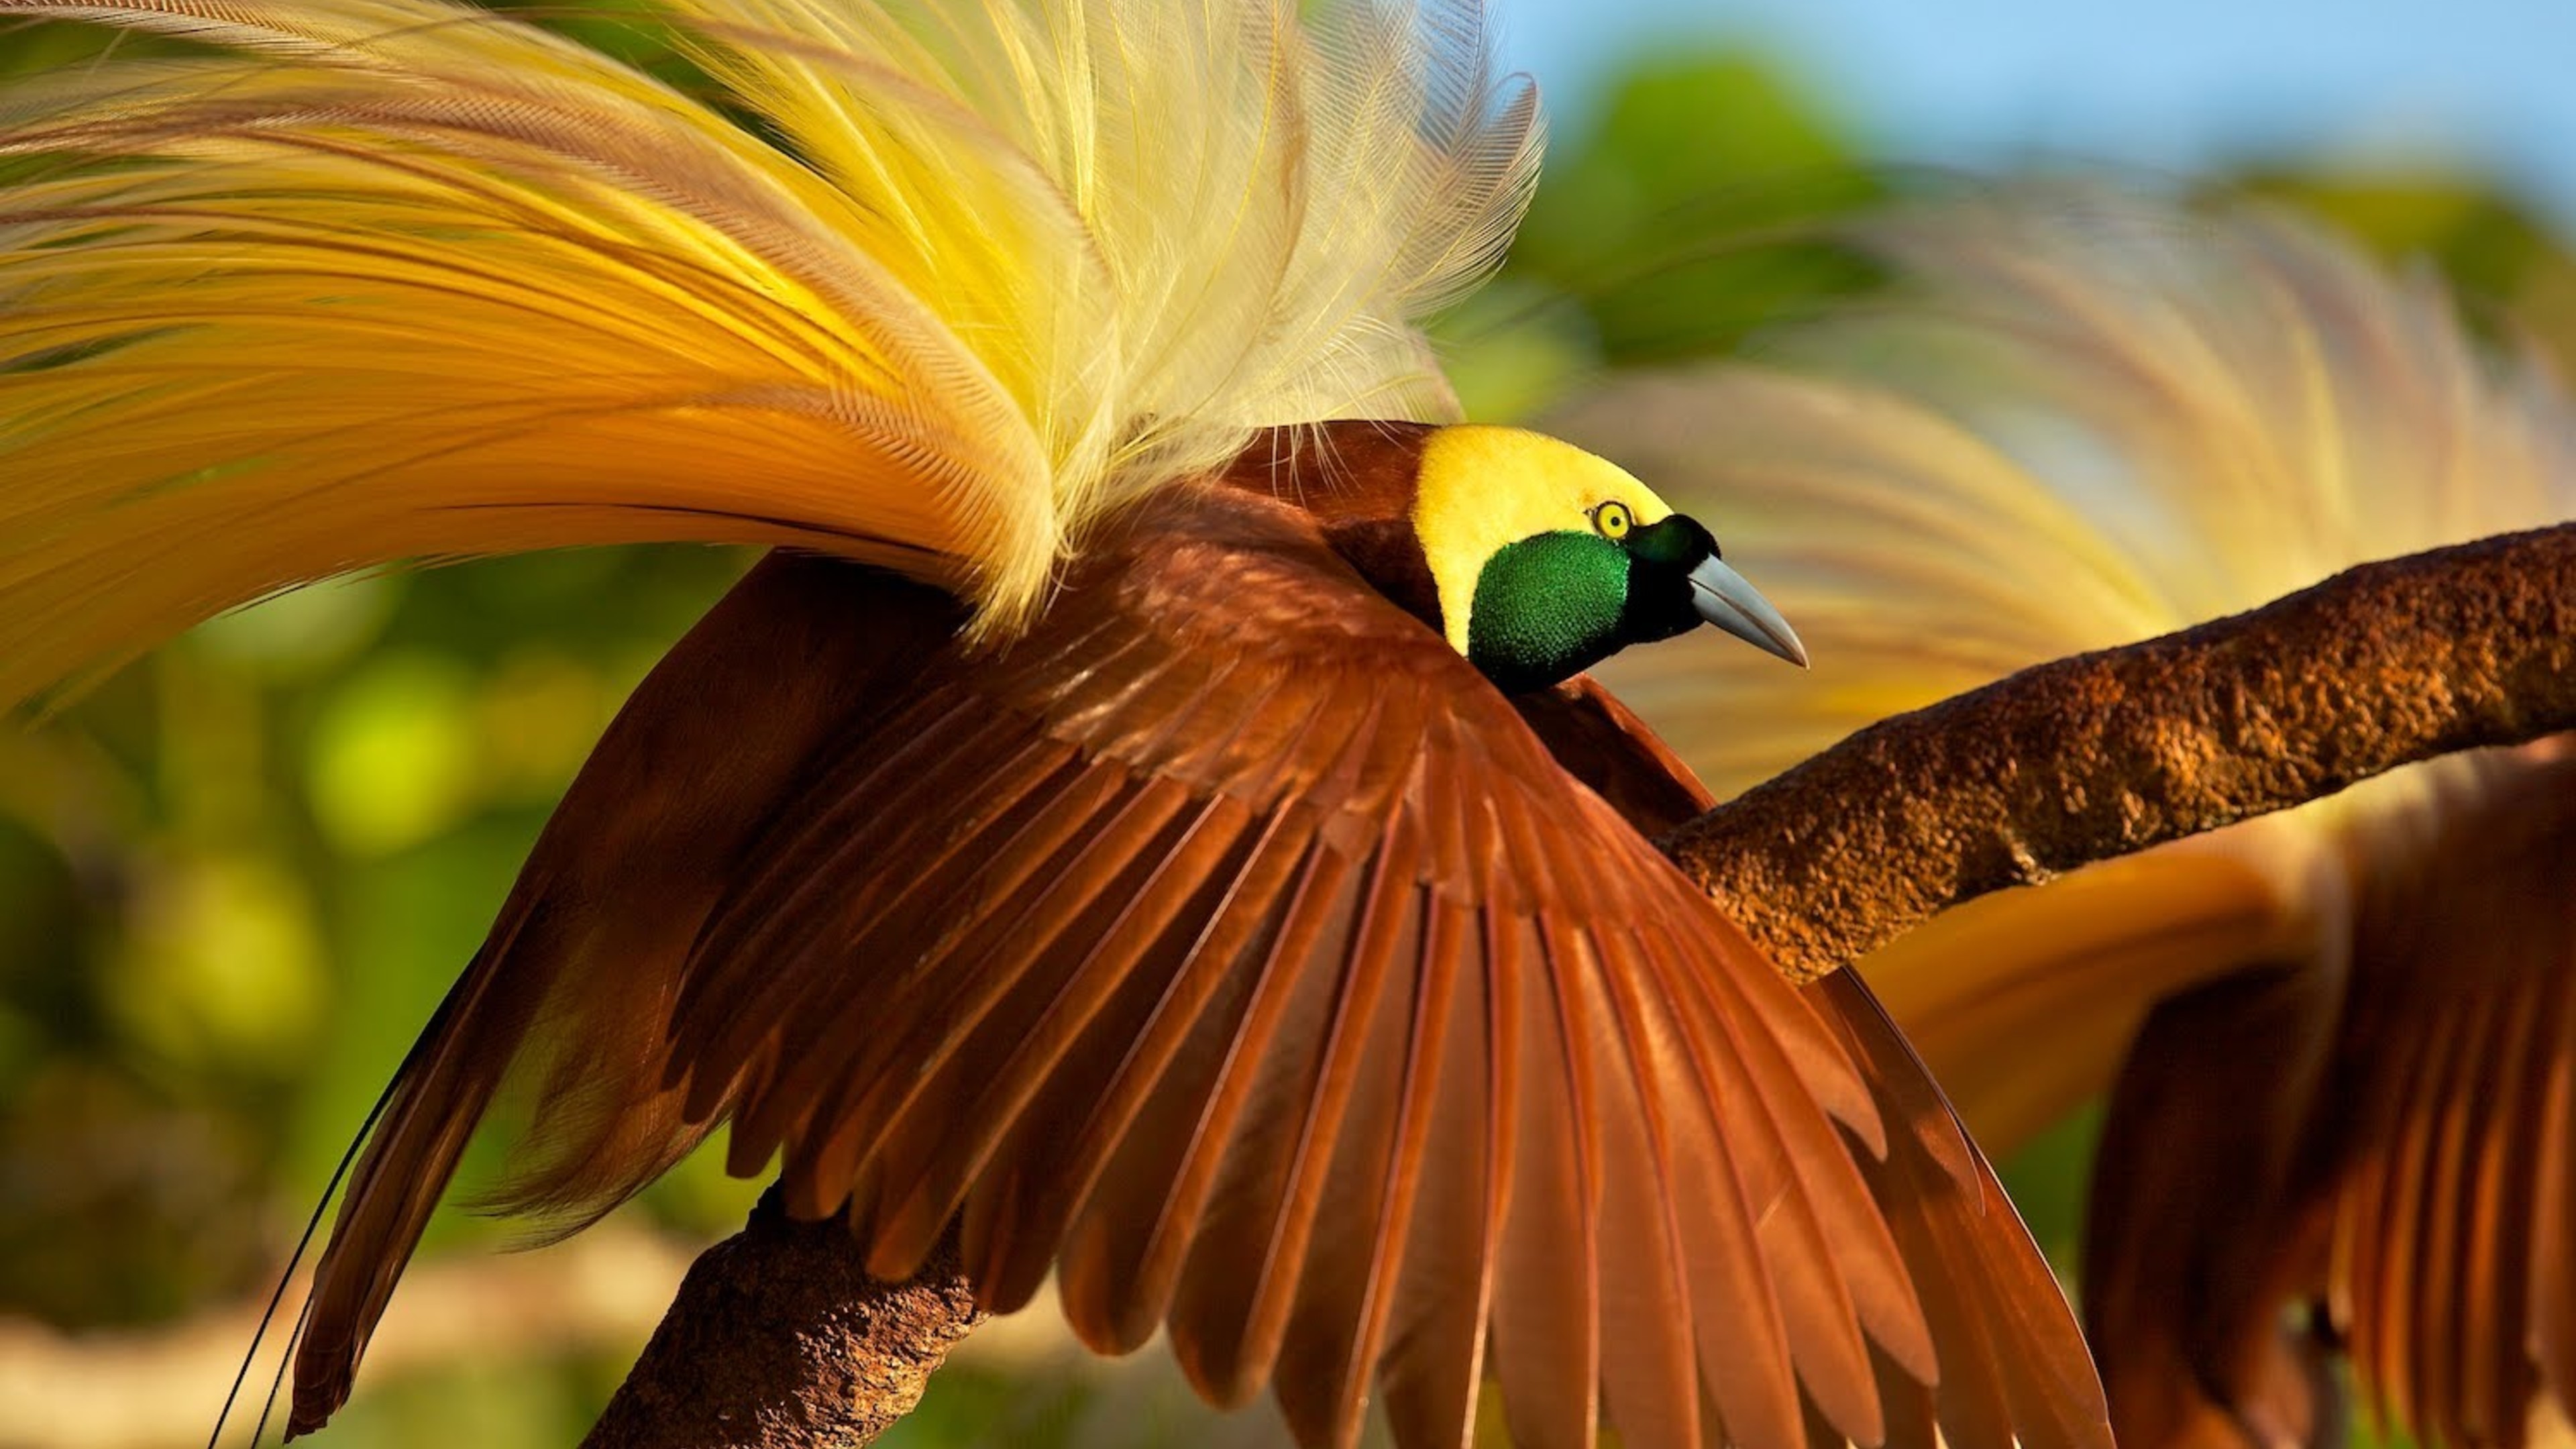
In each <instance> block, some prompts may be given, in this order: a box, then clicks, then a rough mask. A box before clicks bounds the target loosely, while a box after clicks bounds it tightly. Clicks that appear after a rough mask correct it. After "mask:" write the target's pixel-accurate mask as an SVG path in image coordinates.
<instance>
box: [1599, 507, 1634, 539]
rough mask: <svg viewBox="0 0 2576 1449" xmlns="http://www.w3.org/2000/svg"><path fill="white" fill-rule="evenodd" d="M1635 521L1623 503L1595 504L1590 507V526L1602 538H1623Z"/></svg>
mask: <svg viewBox="0 0 2576 1449" xmlns="http://www.w3.org/2000/svg"><path fill="white" fill-rule="evenodd" d="M1636 521H1637V520H1636V519H1635V518H1634V517H1633V516H1632V515H1631V514H1630V513H1629V512H1628V505H1627V504H1625V503H1596V504H1594V505H1593V507H1592V526H1593V527H1594V528H1595V529H1597V530H1599V531H1600V534H1601V536H1602V537H1603V538H1625V537H1627V536H1628V529H1629V526H1630V525H1632V524H1634V523H1635V522H1636Z"/></svg>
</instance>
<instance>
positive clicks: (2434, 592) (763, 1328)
mask: <svg viewBox="0 0 2576 1449" xmlns="http://www.w3.org/2000/svg"><path fill="white" fill-rule="evenodd" d="M2568 729H2576V525H2565V526H2561V527H2558V528H2554V529H2544V530H2541V531H2538V532H2534V533H2524V534H2514V535H2508V536H2505V537H2502V538H2494V539H2488V540H2486V541H2484V542H2480V543H2473V544H2467V545H2463V546H2461V547H2458V548H2451V549H2444V550H2440V551H2437V552H2434V553H2428V554H2418V555H2415V556H2413V557H2410V558H2404V559H2398V560H2395V561H2392V562H2388V563H2379V564H2370V565H2365V566H2363V567H2361V568H2357V569H2353V570H2351V571H2349V572H2347V573H2344V574H2340V575H2337V576H2336V577H2334V578H2332V579H2329V580H2327V581H2326V582H2324V583H2322V584H2319V585H2317V586H2316V587H2315V588H2312V589H2308V590H2306V591H2304V592H2302V593H2297V594H2293V595H2291V596H2289V597H2288V598H2285V599H2282V600H2280V601H2278V602H2276V603H2274V604H2271V605H2269V606H2267V607H2265V608H2261V609H2257V610H2255V611H2254V612H2252V613H2249V614H2242V615H2238V616H2236V617H2234V618H2231V619H2223V620H2220V621H2218V622H2215V623H2211V624H2205V625H2202V626H2200V627H2198V628H2195V629H2189V630H2185V631H2184V632H2182V633H2179V634H2173V635H2168V636H2166V637H2164V638H2161V639H2155V640H2150V641H2148V642H2146V643H2143V644H2135V645H2130V646H2127V647H2125V648H2121V649H2114V650H2108V651H2105V652H2103V653H2099V654H2089V655H2082V656H2079V657H2077V658H2073V659H2067V660H2061V661H2059V662H2057V663H2054V664H2047V665H2042V666H2040V667H2038V668H2035V669H2030V670H2026V671H2024V672H2022V673H2020V674H2017V675H2014V676H2012V677H2011V678H2009V679H2006V680H2003V681H2001V682H1999V683H1996V684H1993V685H1990V686H1988V687H1986V688H1984V689H1981V690H1977V691H1974V692H1973V693H1969V694H1964V695H1960V696H1959V697H1957V698H1955V699H1952V700H1949V701H1947V702H1945V703H1942V704H1938V705H1934V706H1932V707H1931V708H1929V709H1923V710H1917V711H1915V712H1914V713H1912V714H1907V715H1901V716H1898V717H1896V718H1893V719H1889V720H1887V721H1884V722H1883V723H1881V724H1878V725H1875V726H1872V727H1871V728H1869V729H1866V730H1863V731H1861V732H1860V733H1858V734H1856V735H1853V736H1852V737H1851V738H1850V739H1847V740H1845V741H1843V742H1842V743H1841V744H1839V745H1837V746H1835V747H1834V748H1833V749H1831V750H1828V751H1826V752H1825V753H1824V754H1822V755H1819V756H1817V757H1816V758H1814V759H1812V760H1809V761H1808V762H1807V763H1805V764H1804V765H1801V766H1799V767H1798V768H1796V769H1794V770H1791V771H1789V772H1788V773H1787V774H1785V775H1782V776H1780V777H1779V778H1778V779H1776V780H1773V781H1771V782H1769V783H1768V784H1765V785H1762V786H1760V787H1758V788H1756V789H1754V790H1751V791H1748V792H1746V793H1745V794H1744V795H1742V796H1740V797H1738V798H1737V799H1736V800H1734V801H1732V802H1730V803H1728V804H1725V805H1721V806H1719V807H1718V808H1716V809H1714V810H1711V811H1710V812H1708V813H1707V814H1706V815H1703V816H1701V817H1700V818H1699V819H1697V820H1694V821H1692V822H1691V823H1689V824H1687V825H1685V826H1683V827H1681V829H1679V830H1677V831H1675V832H1674V833H1673V835H1672V836H1671V837H1670V838H1668V839H1667V840H1665V841H1664V842H1663V845H1664V847H1665V849H1666V851H1667V852H1668V853H1670V854H1671V855H1673V857H1674V858H1675V859H1676V860H1678V861H1679V862H1681V864H1682V866H1683V868H1684V869H1685V870H1687V871H1689V872H1690V873H1691V875H1692V876H1693V877H1694V878H1695V879H1697V880H1698V881H1699V882H1700V883H1701V884H1702V885H1703V886H1704V887H1705V888H1707V890H1708V891H1709V892H1710V893H1711V894H1712V895H1714V896H1716V897H1717V898H1718V899H1719V900H1720V901H1721V902H1724V903H1726V904H1727V905H1728V906H1729V907H1730V908H1731V910H1732V911H1733V913H1734V915H1735V917H1736V919H1737V920H1739V921H1741V922H1743V923H1744V924H1745V926H1746V927H1747V929H1749V930H1750V931H1751V932H1752V933H1753V935H1754V937H1755V938H1756V939H1757V940H1759V941H1760V942H1761V943H1762V945H1763V946H1764V947H1765V948H1766V949H1768V950H1769V951H1770V952H1771V953H1772V954H1773V956H1774V958H1775V959H1776V960H1778V961H1779V962H1780V963H1781V965H1782V967H1783V969H1785V970H1787V971H1789V972H1790V973H1791V974H1792V975H1795V976H1798V977H1800V978H1801V979H1807V978H1812V977H1815V976H1818V975H1821V974H1823V973H1825V972H1827V971H1831V970H1834V969H1836V968H1838V967H1840V966H1842V965H1843V964H1845V963H1847V962H1849V961H1851V960H1853V959H1854V958H1856V957H1858V956H1860V955H1863V954H1866V953H1867V952H1868V951H1869V950H1870V949H1872V948H1873V947H1876V946H1878V945H1881V944H1883V943H1885V942H1886V941H1888V940H1890V939H1892V938H1893V937H1895V936H1896V935H1897V934H1899V933H1900V932H1902V931H1904V930H1905V929H1906V928H1907V927H1909V926H1912V925H1914V924H1916V923H1917V922H1920V921H1922V920H1924V919H1925V918H1927V917H1929V916H1931V915H1932V914H1933V913H1934V912H1936V911H1938V910H1941V909H1942V908H1944V907H1946V906H1950V905H1954V904H1956V903H1958V902H1960V901H1964V900H1967V899H1969V898H1970V897H1972V896H1976V895H1981V894H1983V893H1985V892H1987V891H1991V890H1995V889H1998V888H2001V887H2004V886H2012V885H2024V884H2031V883H2034V882H2037V881H2041V880H2045V879H2047V878H2048V877H2049V876H2050V875H2052V874H2055V873H2057V872H2060V871H2066V870H2071V869H2073V868H2075V867H2076V866H2079V865H2083V864H2086V863H2088V862H2091V861H2094V860H2101V859H2106V858H2108V857H2111V856H2115V855H2125V854H2128V853H2130V852H2132V851H2137V850H2142V849H2145V848H2146V847H2148V846H2151V845H2157V844H2161V843H2163V842H2165V841H2169V840H2175V839H2179V838H2181V837H2183V836H2186V835H2191V834H2195V833H2198V832H2200V831H2204V830H2211V829H2215V828H2217V827H2219V826H2222V825H2228V824H2233V823H2234V822H2236V821H2239V820H2243V819H2246V818H2248V817H2250V816H2254V815H2259V814H2262V813H2265V812H2267V811H2271V810H2278V809H2282V808H2284V807H2286V806H2291V805H2297V804H2301V803H2304V802H2306V801H2308V800H2312V799H2316V798H2318V797H2320V796H2323V795H2328V794H2332V793H2333V792H2335V791H2337V790H2340V789H2342V788H2344V787H2345V786H2347V785H2351V784H2353V783H2355V782H2356V781H2359V780H2361V779H2364V778H2366V777H2368V776H2371V775H2375V774H2378V773H2380V772H2382V771H2385V770H2389V769H2393V768H2395V767H2397V766H2399V765H2403V764H2407V763H2410V762H2412V761H2415V760H2421V759H2425V758H2428V757H2430V756H2433V755H2438V754H2443V753H2446V752H2449V751H2452V750H2460V749H2468V748H2473V747H2477V746H2482V745H2504V744H2518V743H2522V742H2524V741H2527V740H2531V739H2536V738H2538V737H2540V736H2542V735H2547V734H2554V733H2557V732H2559V731H2562V730H2568ZM774 1198H775V1195H774V1194H773V1195H772V1198H771V1199H765V1200H764V1201H763V1204H762V1207H761V1210H760V1211H758V1212H755V1213H754V1214H753V1216H752V1221H751V1224H750V1226H749V1227H747V1228H746V1229H744V1231H743V1232H742V1234H741V1235H739V1236H737V1237H734V1238H732V1239H729V1240H727V1241H726V1242H724V1243H721V1244H719V1245H717V1246H716V1247H715V1248H712V1249H710V1250H709V1251H708V1252H707V1254H706V1256H704V1257H703V1258H701V1259H700V1260H699V1261H698V1263H697V1265H696V1266H695V1267H694V1268H692V1269H691V1270H690V1272H689V1277H688V1281H687V1282H686V1283H685V1284H684V1285H683V1286H682V1288H681V1291H680V1297H679V1300H678V1301H677V1302H676V1303H674V1304H673V1305H672V1306H671V1312H670V1315H669V1317H667V1318H666V1319H665V1320H664V1321H663V1324H662V1327H661V1330H660V1331H659V1332H658V1333H656V1334H655V1335H654V1338H653V1342H652V1345H651V1346H650V1347H649V1348H647V1349H646V1350H645V1353H644V1357H643V1359H642V1360H641V1361H639V1362H638V1363H637V1364H636V1366H635V1369H634V1372H633V1373H632V1374H631V1375H630V1376H629V1377H628V1378H627V1380H626V1385H625V1387H624V1388H622V1389H620V1390H619V1392H618V1395H617V1398H616V1400H615V1402H613V1403H612V1404H611V1405H610V1406H609V1410H608V1413H607V1415H606V1417H604V1418H602V1419H601V1421H600V1423H599V1426H598V1427H597V1428H596V1429H595V1430H593V1431H592V1433H591V1436H590V1438H589V1439H588V1440H586V1441H585V1445H586V1446H587V1449H682V1446H687V1449H719V1446H721V1449H790V1446H796V1449H814V1446H833V1449H840V1446H851V1445H858V1444H864V1443H866V1442H868V1440H869V1439H871V1438H873V1437H875V1435H876V1434H877V1433H879V1432H881V1431H882V1430H883V1429H884V1428H885V1426H886V1425H888V1424H891V1423H892V1422H894V1420H895V1419H896V1418H899V1417H901V1415H902V1414H903V1413H905V1412H907V1411H909V1410H910V1409H911V1407H912V1406H913V1404H914V1403H916V1402H917V1401H918V1400H919V1398H920V1396H921V1389H922V1385H923V1383H924V1381H926V1380H927V1378H928V1377H929V1375H930V1372H931V1370H933V1369H935V1368H937V1367H938V1366H939V1363H940V1361H941V1359H943V1358H944V1357H945V1356H946V1354H947V1352H948V1350H949V1348H950V1347H952V1346H953V1345H954V1344H955V1343H956V1342H957V1340H958V1339H960V1338H962V1337H964V1336H965V1334H966V1332H967V1330H968V1329H970V1328H972V1327H973V1326H974V1325H975V1324H976V1323H977V1322H978V1321H980V1319H981V1317H982V1315H981V1314H980V1313H979V1312H977V1311H976V1309H975V1306H974V1298H973V1292H972V1287H971V1285H970V1284H969V1283H968V1282H967V1280H966V1278H965V1276H964V1274H963V1273H962V1271H961V1270H960V1269H959V1267H958V1264H957V1259H956V1257H955V1253H954V1249H953V1247H951V1248H943V1250H942V1252H941V1255H939V1256H937V1257H935V1258H934V1259H933V1261H932V1263H931V1264H930V1266H929V1267H927V1268H926V1269H924V1271H923V1273H922V1275H921V1276H919V1277H917V1278H915V1279H913V1280H912V1281H910V1282H907V1283H896V1284H886V1283H878V1282H875V1281H873V1280H870V1279H869V1278H868V1277H867V1276H866V1275H865V1274H864V1273H863V1272H862V1271H861V1270H860V1267H859V1254H858V1252H857V1251H856V1250H855V1248H854V1247H853V1246H852V1244H851V1242H850V1239H849V1235H848V1231H847V1229H846V1228H845V1227H844V1226H843V1225H842V1224H841V1223H840V1222H839V1221H838V1220H837V1219H836V1220H833V1221H829V1222H823V1223H795V1222H791V1221H789V1220H788V1219H787V1218H786V1216H785V1214H784V1213H783V1212H781V1211H778V1210H777V1209H776V1207H775V1205H774Z"/></svg>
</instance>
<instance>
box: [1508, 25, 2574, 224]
mask: <svg viewBox="0 0 2576 1449" xmlns="http://www.w3.org/2000/svg"><path fill="white" fill-rule="evenodd" d="M1497 8H1498V9H1499V10H1500V12H1501V15H1502V20H1503V25H1504V47H1505V54H1506V58H1507V59H1508V60H1509V61H1510V63H1511V64H1512V65H1513V66H1515V67H1516V68H1518V69H1523V70H1527V71H1530V72H1531V73H1533V74H1535V75H1536V76H1537V77H1538V78H1539V82H1540V85H1541V87H1542V90H1543V91H1544V93H1545V94H1546V95H1547V96H1548V97H1549V103H1550V109H1551V110H1552V111H1553V112H1554V113H1555V114H1556V116H1557V117H1558V120H1559V123H1560V124H1561V125H1567V126H1574V127H1579V126H1580V124H1581V119H1582V116H1583V114H1584V110H1585V107H1586V104H1587V100H1588V98H1589V97H1590V95H1591V94H1592V93H1593V89H1594V87H1595V86H1597V84H1598V82H1599V79H1600V78H1601V77H1602V76H1603V75H1604V74H1605V73H1607V72H1610V71H1614V70H1615V69H1616V68H1617V66H1618V64H1619V63H1620V62H1621V61H1622V60H1623V59H1625V58H1627V57H1630V56H1633V55H1635V54H1637V53H1638V52H1639V50H1640V49H1641V48H1642V47H1644V46H1646V45H1648V44H1650V43H1665V42H1668V41H1669V39H1670V38H1671V37H1674V36H1690V35H1697V36H1705V37H1710V38H1713V39H1735V40H1750V41H1753V42H1756V43H1758V44H1760V45H1761V46H1762V48H1763V49H1764V50H1766V51H1768V52H1770V53H1773V54H1776V55H1778V56H1780V57H1781V58H1782V59H1784V60H1785V61H1787V62H1788V63H1789V64H1790V66H1791V67H1792V69H1793V70H1794V71H1795V72H1798V73H1802V74H1805V75H1808V76H1811V77H1813V78H1814V79H1815V80H1816V81H1817V83H1818V84H1819V85H1820V86H1821V87H1823V89H1824V94H1826V95H1827V96H1829V97H1831V98H1833V100H1834V101H1835V103H1836V104H1838V105H1841V106H1842V107H1844V108H1845V110H1846V114H1847V116H1848V118H1849V119H1850V120H1851V121H1853V122H1854V123H1856V124H1857V125H1858V126H1859V127H1860V128H1861V132H1862V134H1863V135H1864V136H1865V137H1866V138H1867V139H1868V140H1869V141H1870V142H1871V143H1872V144H1873V146H1874V147H1876V148H1877V149H1878V150H1880V151H1881V152H1882V153H1884V154H1885V155H1887V156H1889V157H1890V158H1892V159H1903V160H1924V161H1932V162H1938V163H1945V164H1960V163H1966V164H1972V165H1973V164H1978V163H1992V162H1998V161H2005V160H2010V159H2014V158H2016V157H2027V156H2034V155H2035V156H2042V157H2054V158H2061V159H2081V160H2099V161H2109V162H2114V163H2118V164H2122V165H2127V166H2135V167H2145V168H2150V169H2154V170H2165V171H2180V170H2189V169H2193V168H2195V167H2199V166H2205V165H2209V164H2214V163H2219V162H2224V161H2226V160H2229V159H2231V158H2233V159H2253V158H2260V157H2262V156H2264V155H2267V154H2275V153H2280V152H2284V151H2287V152H2291V153H2295V154H2298V155H2301V156H2308V157H2314V156H2319V155H2322V156H2325V157H2328V158H2334V159H2348V160H2350V161H2352V162H2353V163H2355V164H2362V163H2369V162H2374V161H2380V160H2385V159H2390V158H2394V159H2400V160H2402V159H2407V158H2418V159H2429V160H2434V161H2440V162H2446V163H2454V164H2456V163H2462V162H2465V163H2468V164H2472V165H2476V166H2480V167H2482V168H2484V169H2486V170H2489V171H2491V172H2493V173H2495V174H2497V175H2500V176H2502V177H2503V178H2505V179H2506V180H2508V181H2510V182H2512V183H2514V184H2516V185H2517V186H2518V187H2520V188H2521V189H2523V190H2524V191H2525V192H2526V193H2527V194H2529V195H2530V196H2531V197H2532V199H2533V200H2535V201H2537V202H2539V203H2540V204H2541V205H2542V206H2544V207H2545V208H2546V209H2547V210H2548V211H2550V212H2551V213H2552V214H2554V215H2555V216H2556V217H2557V219H2558V220H2559V222H2560V224H2561V225H2562V226H2563V227H2568V228H2569V229H2571V230H2576V0H2449V3H2438V0H2404V3H2398V0H2345V3H2339V4H2335V3H2326V0H2234V3H2226V0H2162V3H2148V4H2135V3H2132V4H2121V5H2110V4H2101V3H2089V0H2064V3H2057V4H2049V3H2043V0H1497Z"/></svg>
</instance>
